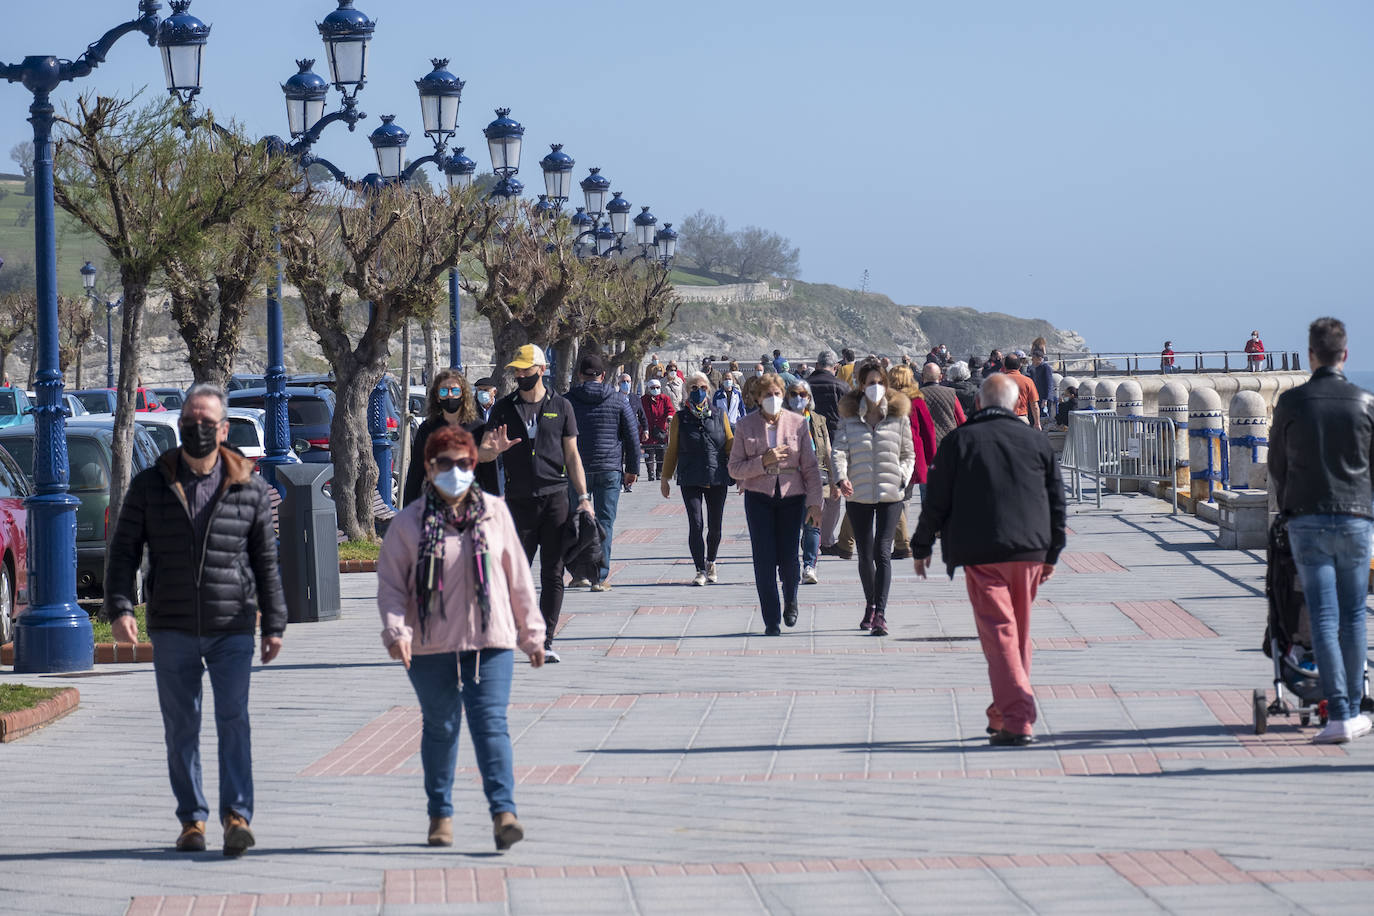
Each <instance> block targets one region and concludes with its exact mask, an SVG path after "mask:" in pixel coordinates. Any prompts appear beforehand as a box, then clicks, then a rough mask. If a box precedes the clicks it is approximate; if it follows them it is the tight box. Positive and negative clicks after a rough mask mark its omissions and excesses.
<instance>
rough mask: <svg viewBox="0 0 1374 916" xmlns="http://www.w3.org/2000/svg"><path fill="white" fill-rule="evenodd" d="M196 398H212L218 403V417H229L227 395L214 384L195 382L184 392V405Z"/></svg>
mask: <svg viewBox="0 0 1374 916" xmlns="http://www.w3.org/2000/svg"><path fill="white" fill-rule="evenodd" d="M196 398H214V399H215V400H216V401H219V415H220V416H221V417H228V416H229V393H228V392H227V391H225V390H224V389H223V388H221V387H220V386H219V385H216V384H215V383H214V382H196V383H195V384H194V385H192V386H191V387H190V388H189V389H187V391H186V403H187V404H190V403H191V402H192V401H194V400H195V399H196Z"/></svg>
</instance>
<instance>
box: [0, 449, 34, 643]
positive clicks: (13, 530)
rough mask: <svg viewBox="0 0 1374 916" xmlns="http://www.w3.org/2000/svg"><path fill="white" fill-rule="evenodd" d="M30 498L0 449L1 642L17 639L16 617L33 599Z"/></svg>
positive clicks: (25, 484)
mask: <svg viewBox="0 0 1374 916" xmlns="http://www.w3.org/2000/svg"><path fill="white" fill-rule="evenodd" d="M28 495H29V481H28V478H27V477H25V476H24V472H23V471H21V470H20V469H19V465H17V464H15V461H14V459H13V458H11V457H10V454H9V452H7V451H5V450H4V449H3V448H0V643H7V642H10V641H11V640H12V639H13V638H14V618H15V617H17V616H18V615H19V612H20V611H22V610H23V609H24V606H25V605H26V604H27V603H28V600H29V595H28V592H29V589H28V583H29V542H28V535H27V533H26V532H27V531H28V529H27V528H25V527H24V523H25V519H26V517H27V515H28V510H26V509H25V508H24V499H25V498H26V497H27V496H28Z"/></svg>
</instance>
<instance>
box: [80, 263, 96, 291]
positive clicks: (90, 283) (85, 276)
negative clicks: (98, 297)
mask: <svg viewBox="0 0 1374 916" xmlns="http://www.w3.org/2000/svg"><path fill="white" fill-rule="evenodd" d="M95 274H96V270H95V265H94V264H92V263H91V262H90V261H87V262H86V263H85V264H82V265H81V285H82V286H83V287H84V288H85V290H86V292H88V293H89V292H90V291H91V290H93V289H95Z"/></svg>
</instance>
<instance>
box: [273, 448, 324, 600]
mask: <svg viewBox="0 0 1374 916" xmlns="http://www.w3.org/2000/svg"><path fill="white" fill-rule="evenodd" d="M333 477H334V465H332V464H284V465H281V466H280V467H278V468H277V481H278V483H279V484H281V485H282V486H283V487H284V488H285V494H284V498H283V500H282V504H281V508H280V509H279V511H278V515H277V529H278V530H277V537H278V540H279V541H280V543H281V582H282V587H283V588H284V589H285V591H286V611H287V620H288V622H290V623H313V622H315V621H318V620H335V619H337V618H338V616H339V538H338V530H339V525H338V518H337V516H336V514H335V511H334V500H333V499H331V498H329V496H327V495H325V492H324V485H325V484H326V483H328V482H329V481H330V480H332V479H333Z"/></svg>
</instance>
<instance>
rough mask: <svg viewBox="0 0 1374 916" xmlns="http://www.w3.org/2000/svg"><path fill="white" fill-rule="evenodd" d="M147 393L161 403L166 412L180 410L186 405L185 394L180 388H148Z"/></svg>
mask: <svg viewBox="0 0 1374 916" xmlns="http://www.w3.org/2000/svg"><path fill="white" fill-rule="evenodd" d="M148 390H149V391H151V392H152V393H153V395H154V396H156V397H157V399H158V400H159V401H161V402H162V406H163V407H166V408H167V409H168V410H180V409H181V408H182V406H183V405H184V404H185V403H186V392H184V391H182V390H181V389H180V388H149V389H148Z"/></svg>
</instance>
